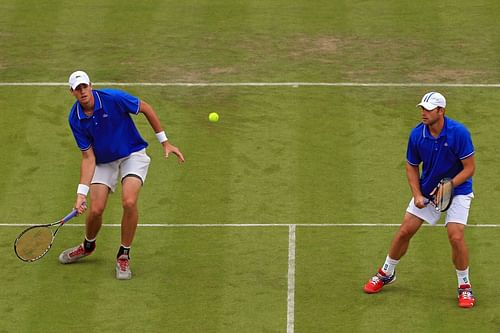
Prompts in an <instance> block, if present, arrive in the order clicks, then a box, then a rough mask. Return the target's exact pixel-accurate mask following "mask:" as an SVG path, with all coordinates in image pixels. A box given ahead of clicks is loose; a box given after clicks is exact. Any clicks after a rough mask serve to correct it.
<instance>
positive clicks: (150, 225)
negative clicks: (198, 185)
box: [0, 223, 500, 228]
mask: <svg viewBox="0 0 500 333" xmlns="http://www.w3.org/2000/svg"><path fill="white" fill-rule="evenodd" d="M34 225H36V224H33V223H0V227H31V226H34ZM292 225H293V226H296V227H346V228H350V227H369V228H378V227H399V226H400V225H401V224H396V223H302V224H301V223H295V224H286V223H246V224H245V223H243V224H237V223H221V224H201V223H200V224H161V223H144V224H138V225H137V226H138V227H146V228H216V227H261V228H265V227H287V228H289V227H291V226H292ZM64 226H65V227H84V226H85V224H81V223H80V224H78V223H73V224H72V223H67V224H65V225H64ZM102 226H103V227H121V224H103V225H102ZM422 226H423V227H430V228H432V227H433V226H432V225H430V224H423V225H422ZM435 226H436V227H443V226H444V224H436V225H435ZM467 227H471V228H498V227H500V224H468V225H467Z"/></svg>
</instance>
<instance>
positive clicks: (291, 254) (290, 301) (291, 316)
mask: <svg viewBox="0 0 500 333" xmlns="http://www.w3.org/2000/svg"><path fill="white" fill-rule="evenodd" d="M286 322H287V327H286V332H287V333H293V331H294V326H295V224H291V225H290V227H289V228H288V297H287V312H286Z"/></svg>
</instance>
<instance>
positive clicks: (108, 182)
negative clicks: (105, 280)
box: [59, 71, 184, 280]
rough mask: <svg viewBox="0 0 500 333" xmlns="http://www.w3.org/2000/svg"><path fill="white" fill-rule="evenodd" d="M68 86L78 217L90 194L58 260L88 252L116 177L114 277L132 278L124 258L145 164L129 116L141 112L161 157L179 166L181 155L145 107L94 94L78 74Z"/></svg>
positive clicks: (117, 95)
mask: <svg viewBox="0 0 500 333" xmlns="http://www.w3.org/2000/svg"><path fill="white" fill-rule="evenodd" d="M69 86H70V91H71V94H73V96H74V97H75V98H76V102H75V104H74V105H73V107H72V108H71V111H70V113H69V124H70V127H71V130H72V132H73V135H74V137H75V140H76V143H77V145H78V147H79V148H80V150H81V152H82V163H81V169H80V184H79V185H78V189H77V196H76V202H75V207H76V208H77V209H78V213H79V214H82V213H83V212H84V211H85V210H86V208H87V207H86V202H87V201H88V200H87V195H90V212H89V214H88V215H87V219H86V221H85V225H86V227H85V238H84V241H83V243H82V244H80V245H78V246H76V247H73V248H70V249H67V250H66V251H64V252H62V253H61V255H60V256H59V261H60V262H61V263H63V264H70V263H74V262H76V261H78V260H80V259H82V258H84V257H86V256H88V255H90V254H91V253H93V252H94V250H95V247H96V242H95V241H96V237H97V234H98V232H99V230H100V228H101V225H102V216H103V213H104V210H105V208H106V202H107V200H108V195H109V194H110V192H114V191H115V189H116V185H117V182H118V179H120V181H121V185H122V206H123V216H122V221H121V246H120V248H119V250H118V254H117V256H116V257H117V259H116V278H117V279H120V280H127V279H130V278H132V272H131V270H130V264H129V260H130V257H129V254H130V246H131V245H132V241H133V239H134V235H135V231H136V228H137V222H138V217H139V214H138V210H137V201H138V198H139V192H140V190H141V187H142V185H143V184H144V181H145V180H146V175H147V173H148V167H149V163H150V161H151V160H150V158H149V156H148V155H146V147H147V146H148V144H147V143H146V141H144V140H143V139H142V137H141V136H140V134H139V131H138V130H137V128H136V126H135V124H134V122H133V121H132V118H131V116H130V114H133V115H137V114H139V113H142V114H144V116H145V117H146V119H147V120H148V122H149V124H150V125H151V127H152V128H153V130H154V132H155V133H156V137H157V138H158V141H159V142H160V143H161V144H162V146H163V152H164V154H165V157H168V155H169V154H170V153H173V154H175V155H176V156H177V158H178V159H179V161H180V162H184V157H183V156H182V153H181V152H180V150H179V149H178V148H177V147H175V146H173V145H171V144H170V142H169V141H168V139H167V136H166V134H165V132H164V131H163V128H162V126H161V123H160V120H159V118H158V116H157V115H156V112H155V111H154V110H153V108H152V107H151V106H150V105H149V104H148V103H146V102H144V101H141V100H140V99H138V98H137V97H135V96H132V95H130V94H128V93H126V92H124V91H120V90H112V89H102V90H94V89H92V84H91V82H90V79H89V76H88V75H87V74H86V73H85V72H82V71H76V72H74V73H72V74H71V75H70V77H69Z"/></svg>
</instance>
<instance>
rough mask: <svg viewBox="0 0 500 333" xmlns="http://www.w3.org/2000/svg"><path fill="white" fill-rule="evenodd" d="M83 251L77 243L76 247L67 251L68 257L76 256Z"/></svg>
mask: <svg viewBox="0 0 500 333" xmlns="http://www.w3.org/2000/svg"><path fill="white" fill-rule="evenodd" d="M84 253H85V249H84V248H83V246H82V245H79V246H78V247H77V248H76V249H74V250H73V251H71V252H70V253H69V256H70V257H76V256H79V255H82V254H84Z"/></svg>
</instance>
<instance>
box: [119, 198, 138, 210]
mask: <svg viewBox="0 0 500 333" xmlns="http://www.w3.org/2000/svg"><path fill="white" fill-rule="evenodd" d="M122 206H123V209H135V208H136V207H137V200H136V199H134V198H123V200H122Z"/></svg>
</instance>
